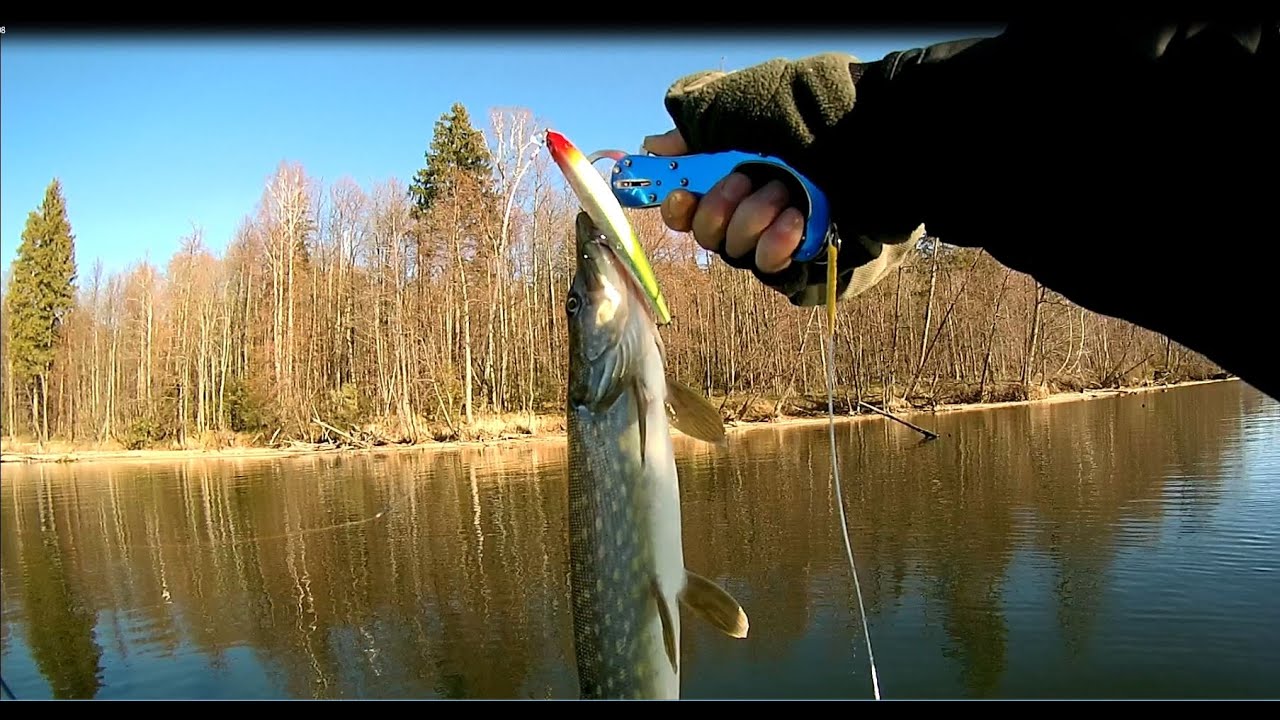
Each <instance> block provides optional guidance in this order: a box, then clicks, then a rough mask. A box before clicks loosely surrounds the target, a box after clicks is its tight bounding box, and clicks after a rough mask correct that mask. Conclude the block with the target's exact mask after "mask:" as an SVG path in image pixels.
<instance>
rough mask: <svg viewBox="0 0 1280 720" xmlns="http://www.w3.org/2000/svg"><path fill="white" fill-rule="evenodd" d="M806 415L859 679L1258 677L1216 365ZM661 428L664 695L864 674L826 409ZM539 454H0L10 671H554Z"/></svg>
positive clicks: (1253, 510)
mask: <svg viewBox="0 0 1280 720" xmlns="http://www.w3.org/2000/svg"><path fill="white" fill-rule="evenodd" d="M916 422H918V423H919V424H921V425H924V426H926V427H929V428H930V429H932V430H934V431H936V432H937V433H938V434H939V436H940V437H939V438H938V439H937V440H934V441H931V442H922V441H921V438H920V436H919V435H917V434H916V433H914V432H913V431H911V430H909V429H907V428H905V427H903V426H901V425H898V424H896V423H893V422H890V421H885V420H883V419H869V420H865V421H857V422H847V423H842V424H840V425H838V426H837V441H838V445H839V448H840V453H841V468H842V472H843V475H842V480H843V483H844V491H845V502H846V512H847V513H848V519H849V524H850V530H851V538H852V544H853V550H854V553H855V556H856V558H857V561H858V568H859V579H860V581H861V584H862V592H863V599H864V601H865V603H866V606H867V611H868V622H869V625H870V630H871V640H872V650H873V651H874V654H875V660H876V667H877V671H878V677H879V681H880V689H881V693H882V695H883V696H884V697H885V698H899V699H901V698H1107V697H1122V698H1211V697H1275V696H1276V695H1277V691H1278V690H1280V609H1278V608H1280V605H1278V603H1277V598H1278V597H1280V404H1278V403H1276V402H1274V401H1272V400H1270V399H1268V398H1266V397H1265V396H1263V395H1261V394H1260V393H1258V392H1256V391H1254V390H1253V389H1251V388H1250V387H1249V386H1247V385H1245V384H1243V383H1240V382H1227V383H1216V384H1208V385H1199V386H1191V387H1185V388H1180V389H1176V390H1169V391H1165V392H1153V393H1145V394H1137V395H1131V396H1128V397H1119V398H1109V399H1100V400H1093V401H1088V402H1074V403H1061V404H1053V405H1040V406H1036V405H1032V406H1022V407H1011V408H1005V409H997V410H981V411H975V412H964V413H952V414H944V415H938V416H935V417H930V416H921V417H920V418H917V419H916ZM730 440H731V442H730V443H729V445H728V446H727V447H725V448H723V449H715V448H709V447H707V446H703V445H699V444H697V443H694V442H691V441H688V440H687V439H685V438H678V440H677V450H678V453H679V466H680V472H681V481H682V487H683V489H682V492H683V496H684V524H685V554H686V559H687V564H688V566H689V567H690V569H692V570H694V571H696V572H698V573H701V574H703V575H705V576H707V577H710V578H712V579H714V580H716V581H717V582H719V583H720V584H721V585H723V586H724V587H725V588H726V589H728V590H729V592H730V593H732V594H733V595H734V596H735V597H736V598H737V599H738V601H739V602H740V603H742V605H743V606H744V608H745V609H746V611H747V614H748V616H749V617H750V622H751V630H750V635H749V637H748V638H747V639H745V640H734V639H731V638H728V637H725V636H723V635H720V634H719V633H718V632H717V631H715V630H714V629H712V628H711V627H709V626H708V625H707V624H706V623H704V622H702V621H700V620H698V619H697V618H696V617H694V616H692V615H691V614H689V613H688V612H687V611H686V612H685V613H684V615H683V617H684V623H683V625H684V628H685V635H684V640H683V649H682V652H683V656H684V662H683V673H684V674H683V685H684V697H688V698H869V697H871V692H872V688H871V681H870V674H869V671H868V664H867V653H866V646H865V641H864V639H863V636H862V631H861V622H860V620H859V616H858V606H857V602H856V597H855V595H854V587H853V581H852V577H851V574H850V571H849V567H848V561H847V559H846V557H845V554H844V546H843V543H842V541H841V539H840V535H839V532H840V526H839V516H838V514H837V512H838V511H837V510H836V508H835V505H834V501H833V492H832V489H831V479H830V471H829V467H830V464H829V454H830V453H829V449H828V448H829V444H828V443H829V441H828V438H827V430H826V426H825V425H822V424H818V425H806V426H792V427H762V428H759V429H753V430H750V431H747V432H742V433H735V434H733V435H731V436H730ZM564 462H565V451H564V446H563V444H562V443H545V444H544V443H527V444H521V445H514V446H508V447H504V448H488V449H466V450H456V451H421V452H419V451H397V452H388V453H383V454H375V455H346V456H342V455H327V456H314V457H307V458H302V459H279V460H270V461H265V460H260V459H259V460H250V459H245V460H218V461H209V460H192V461H188V462H175V463H169V462H165V463H158V462H152V463H137V464H129V463H123V462H113V463H82V464H66V465H32V466H13V465H8V466H5V468H4V482H3V490H2V493H0V495H2V497H0V507H2V516H0V520H2V524H3V528H2V529H3V534H2V543H3V544H2V545H0V556H2V558H0V569H2V572H3V576H2V577H0V583H2V586H3V623H0V629H2V630H0V631H2V633H3V635H2V637H0V640H2V642H3V664H2V665H0V670H2V674H3V677H4V680H5V681H6V682H7V683H8V685H9V687H10V688H11V689H12V691H13V692H14V694H16V695H17V697H19V698H51V697H52V698H344V697H345V698H571V697H574V696H575V694H576V684H575V674H574V668H573V663H572V657H573V654H572V641H571V636H570V618H569V615H568V604H567V591H568V590H567V589H568V585H567V582H568V581H567V576H566V573H567V558H566V530H565V522H566V519H565V505H566V499H565V478H564Z"/></svg>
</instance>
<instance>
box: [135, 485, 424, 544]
mask: <svg viewBox="0 0 1280 720" xmlns="http://www.w3.org/2000/svg"><path fill="white" fill-rule="evenodd" d="M412 492H413V489H412V488H410V489H406V490H402V491H401V492H399V493H395V491H394V490H393V491H392V493H393V494H392V499H391V500H389V501H388V502H387V503H386V504H385V505H383V507H382V509H381V510H379V511H378V512H376V513H374V514H372V515H369V516H367V517H362V518H356V519H355V520H343V521H341V522H335V523H329V524H327V525H321V526H319V527H311V528H301V529H298V530H286V531H285V532H282V533H276V534H274V535H250V536H248V537H240V538H235V539H233V540H214V539H210V541H208V542H204V541H201V540H196V541H193V542H160V543H122V544H120V545H119V546H118V547H129V548H146V549H159V548H200V549H204V548H214V547H229V546H234V545H246V544H249V543H256V542H263V541H266V540H280V539H283V538H288V537H299V536H303V535H315V534H317V533H323V532H331V531H333V530H339V529H341V528H348V527H352V526H356V525H365V524H368V523H371V522H373V521H375V520H380V519H382V518H384V517H386V516H387V515H389V514H391V511H392V510H394V509H396V507H398V506H399V505H400V504H402V503H403V502H404V501H405V500H407V499H408V498H409V495H410V494H411V493H412ZM395 495H399V497H395Z"/></svg>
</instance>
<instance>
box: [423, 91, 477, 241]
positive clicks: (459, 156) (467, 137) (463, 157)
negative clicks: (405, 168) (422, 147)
mask: <svg viewBox="0 0 1280 720" xmlns="http://www.w3.org/2000/svg"><path fill="white" fill-rule="evenodd" d="M425 158H426V166H425V167H423V168H422V169H420V170H418V172H417V174H416V175H415V176H414V178H413V182H412V184H411V185H410V187H409V194H410V196H411V197H412V198H413V204H414V210H415V212H416V214H418V215H419V216H421V215H425V214H426V213H427V211H429V210H430V209H431V206H432V204H433V203H434V202H435V201H436V199H437V198H439V197H440V196H441V195H442V194H443V193H445V192H446V191H447V190H448V189H449V185H450V179H451V177H452V175H453V173H454V172H455V171H461V172H464V173H467V174H470V175H472V177H474V178H477V179H481V180H483V179H487V178H488V177H489V175H490V173H491V172H492V158H491V156H490V153H489V146H488V145H487V144H486V143H485V140H484V133H483V132H481V131H480V130H477V129H476V128H475V127H474V126H473V125H472V124H471V114H470V113H468V112H467V108H466V106H465V105H463V104H462V103H458V102H455V103H454V104H453V106H452V107H451V108H450V109H449V112H446V113H444V114H442V115H441V116H440V119H439V120H437V121H436V125H435V134H434V136H433V137H432V139H431V146H430V148H429V149H428V150H427V152H426V154H425ZM487 185H488V183H487V182H482V183H481V186H482V187H487Z"/></svg>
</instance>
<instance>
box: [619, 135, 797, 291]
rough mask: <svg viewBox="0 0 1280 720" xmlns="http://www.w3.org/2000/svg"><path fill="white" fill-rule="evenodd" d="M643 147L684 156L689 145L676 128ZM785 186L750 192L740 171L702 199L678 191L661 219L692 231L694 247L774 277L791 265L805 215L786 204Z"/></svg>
mask: <svg viewBox="0 0 1280 720" xmlns="http://www.w3.org/2000/svg"><path fill="white" fill-rule="evenodd" d="M643 149H644V150H646V151H648V152H651V153H653V154H654V155H664V156H670V155H684V154H687V153H688V152H689V146H688V144H687V143H686V142H685V140H684V138H683V137H682V136H681V135H680V131H679V130H671V131H669V132H667V133H664V134H662V135H653V136H650V137H648V138H645V141H644V146H643ZM789 202H790V197H789V196H788V193H787V189H786V187H785V186H784V185H783V184H782V183H780V182H778V181H777V180H771V181H769V182H768V183H766V184H765V185H764V186H763V187H760V188H754V187H752V185H751V180H750V179H748V178H747V176H746V175H743V174H742V173H730V174H729V175H727V176H726V177H724V178H722V179H721V180H720V181H719V182H717V183H716V184H715V185H714V186H712V187H711V189H710V190H708V191H707V193H706V194H705V195H703V196H702V198H701V199H699V198H697V197H695V196H694V195H693V194H692V193H690V192H687V191H685V190H676V191H674V192H672V193H671V194H670V195H668V196H667V199H666V200H665V201H664V202H663V203H662V207H661V212H662V220H663V222H665V223H666V225H667V227H669V228H671V229H672V230H675V231H676V232H692V233H693V237H694V239H695V240H697V242H698V244H699V245H701V246H702V247H704V248H706V249H707V250H709V251H711V252H716V253H721V252H722V250H723V254H725V255H728V258H727V259H733V260H736V261H737V263H736V264H740V265H741V266H749V265H750V263H751V261H752V260H754V261H755V266H756V267H757V268H759V269H760V271H761V272H764V273H768V274H772V273H778V272H781V271H783V270H785V269H786V268H787V267H788V266H789V265H790V264H791V254H792V253H794V252H795V250H796V248H797V247H799V245H800V239H801V235H802V234H803V232H804V221H805V220H804V215H803V214H802V213H801V212H800V211H799V210H797V209H796V208H795V207H792V206H791V205H790V204H789Z"/></svg>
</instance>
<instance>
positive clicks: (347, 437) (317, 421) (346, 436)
mask: <svg viewBox="0 0 1280 720" xmlns="http://www.w3.org/2000/svg"><path fill="white" fill-rule="evenodd" d="M311 422H313V423H315V424H317V425H319V426H320V427H322V428H324V429H325V430H328V431H329V432H331V433H333V434H334V435H337V436H338V437H341V438H343V439H345V440H346V441H347V442H349V443H351V444H352V445H355V446H357V447H362V448H365V449H366V450H367V449H369V448H371V447H373V444H372V443H368V442H365V441H364V440H359V439H357V438H355V437H353V436H351V435H349V434H347V433H344V432H342V431H341V430H339V429H338V428H336V427H334V426H332V425H330V424H329V423H327V422H325V421H323V420H321V419H320V418H311Z"/></svg>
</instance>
